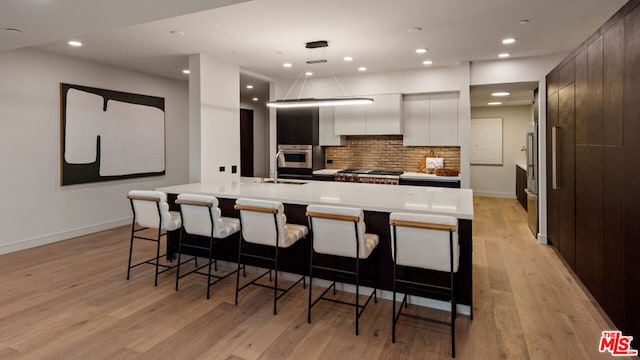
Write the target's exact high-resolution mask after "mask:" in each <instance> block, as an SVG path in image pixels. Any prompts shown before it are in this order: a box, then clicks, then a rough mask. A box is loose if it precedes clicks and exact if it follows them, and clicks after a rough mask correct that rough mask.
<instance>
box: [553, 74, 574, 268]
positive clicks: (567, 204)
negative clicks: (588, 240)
mask: <svg viewBox="0 0 640 360" xmlns="http://www.w3.org/2000/svg"><path fill="white" fill-rule="evenodd" d="M558 104H559V105H558V130H557V131H558V142H557V144H558V145H557V150H556V151H557V168H556V172H557V175H556V176H557V184H556V185H557V192H558V198H557V200H558V202H557V204H556V206H557V207H558V226H559V228H558V230H559V235H560V238H561V239H562V240H561V242H560V245H559V249H560V253H561V254H562V256H563V257H564V259H565V260H566V261H567V263H569V265H570V266H571V267H572V268H573V269H575V267H576V237H575V223H576V222H575V214H576V203H575V137H574V135H575V128H574V125H575V106H574V104H575V86H574V84H573V83H572V84H571V85H568V86H566V87H564V88H562V89H560V91H559V92H558Z"/></svg>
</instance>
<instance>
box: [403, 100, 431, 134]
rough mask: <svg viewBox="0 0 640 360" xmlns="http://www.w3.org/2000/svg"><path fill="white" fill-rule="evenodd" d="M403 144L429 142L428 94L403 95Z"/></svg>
mask: <svg viewBox="0 0 640 360" xmlns="http://www.w3.org/2000/svg"><path fill="white" fill-rule="evenodd" d="M403 115H404V136H403V137H402V143H403V145H404V146H420V145H425V144H428V143H429V95H428V94H418V95H405V96H404V98H403Z"/></svg>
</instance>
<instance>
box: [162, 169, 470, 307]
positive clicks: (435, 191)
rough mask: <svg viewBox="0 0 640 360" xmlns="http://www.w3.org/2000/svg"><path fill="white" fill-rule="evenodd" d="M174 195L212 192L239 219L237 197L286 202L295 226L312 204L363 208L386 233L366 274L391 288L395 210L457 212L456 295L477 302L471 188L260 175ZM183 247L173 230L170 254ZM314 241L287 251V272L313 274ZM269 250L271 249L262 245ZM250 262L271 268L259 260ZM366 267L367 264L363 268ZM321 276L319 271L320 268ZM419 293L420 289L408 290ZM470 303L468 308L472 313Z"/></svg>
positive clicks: (233, 244) (230, 251) (181, 189)
mask: <svg viewBox="0 0 640 360" xmlns="http://www.w3.org/2000/svg"><path fill="white" fill-rule="evenodd" d="M157 190H159V191H163V192H166V193H167V194H168V199H169V204H170V207H171V208H172V209H173V210H177V205H175V203H174V200H175V198H176V196H177V195H178V194H183V193H189V194H202V195H212V196H215V197H217V198H218V200H219V202H220V209H221V211H222V215H223V216H229V217H236V218H237V217H239V214H238V212H237V211H236V210H234V209H233V205H234V203H235V200H236V199H238V198H240V197H248V198H256V199H263V200H277V201H281V202H283V203H284V204H285V214H286V215H287V221H288V222H289V223H294V224H302V225H307V218H306V216H305V209H306V206H307V205H310V204H320V205H335V206H350V207H358V208H362V209H363V210H364V213H365V223H366V226H367V232H371V233H375V234H377V235H378V236H379V237H380V243H379V245H378V248H377V250H376V251H375V252H374V253H373V254H372V255H371V258H370V261H368V262H367V263H368V264H367V263H363V265H364V266H363V267H364V269H363V270H364V275H363V276H364V278H368V279H371V280H375V281H376V283H377V286H378V288H380V289H383V290H391V289H392V286H393V261H392V257H391V232H390V228H389V214H390V213H391V212H395V211H402V212H415V213H429V214H439V215H448V216H453V217H456V218H457V219H458V232H459V242H460V267H459V271H458V273H457V274H456V297H457V300H458V304H461V305H467V306H469V305H471V303H472V281H471V280H472V266H471V265H472V256H471V255H472V249H473V242H472V233H471V230H472V229H471V228H472V221H473V193H472V191H471V190H470V189H450V188H436V187H415V186H388V185H377V184H354V183H341V182H322V181H309V182H301V183H295V184H293V183H278V184H274V183H266V182H264V181H263V179H260V178H239V179H235V180H219V181H215V182H209V183H193V184H185V185H177V186H169V187H162V188H158V189H157ZM176 248H177V232H173V233H170V234H169V236H168V241H167V254H168V256H170V257H171V256H172V254H173V253H175V250H176ZM310 249H311V247H310V246H309V239H307V240H306V241H299V244H296V245H294V246H293V247H292V248H291V249H290V250H289V251H290V253H289V254H286V256H285V255H284V254H283V256H282V262H281V266H280V268H281V269H282V270H283V271H287V272H291V273H297V274H308V272H309V269H308V265H307V264H308V258H309V255H310ZM237 251H238V243H237V239H235V240H229V241H226V242H221V243H220V245H219V246H218V248H216V255H215V256H216V258H218V259H221V260H226V261H232V262H235V261H237ZM262 251H264V252H267V251H269V249H262ZM320 261H321V262H324V263H326V264H331V265H332V266H336V265H337V266H339V267H346V266H349V264H350V263H349V262H348V261H347V260H346V259H342V258H337V257H333V256H328V257H324V258H322V259H320ZM249 264H250V265H256V266H262V267H267V266H268V265H267V264H265V263H260V262H259V261H256V262H253V263H251V262H250V263H249ZM361 269H362V268H361ZM403 272H404V274H405V275H406V276H407V277H408V278H410V279H414V280H418V279H424V278H429V279H431V280H432V281H436V282H439V283H441V284H442V285H446V284H447V282H448V279H449V277H448V275H446V274H444V273H439V272H433V271H425V270H417V269H404V270H403ZM324 275H325V274H318V276H319V277H321V278H327V279H328V278H329V277H328V274H326V276H324ZM314 277H315V272H314ZM406 291H407V292H409V293H411V294H415V295H422V294H420V293H419V292H418V291H415V290H411V289H406ZM468 310H469V307H466V311H464V310H463V311H462V312H465V313H467V312H468Z"/></svg>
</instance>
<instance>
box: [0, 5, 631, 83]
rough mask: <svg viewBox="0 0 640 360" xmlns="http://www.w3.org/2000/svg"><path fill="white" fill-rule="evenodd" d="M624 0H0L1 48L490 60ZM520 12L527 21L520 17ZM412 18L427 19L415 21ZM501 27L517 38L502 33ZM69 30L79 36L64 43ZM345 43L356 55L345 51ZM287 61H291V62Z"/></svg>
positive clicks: (166, 57) (556, 35) (402, 62)
mask: <svg viewBox="0 0 640 360" xmlns="http://www.w3.org/2000/svg"><path fill="white" fill-rule="evenodd" d="M625 2H626V0H606V1H603V0H562V1H558V0H537V1H525V0H483V1H470V0H399V1H388V0H322V1H317V0H314V1H311V0H253V1H244V2H243V1H241V0H240V1H239V0H236V1H233V0H226V1H222V0H218V1H211V0H208V1H207V0H189V1H171V0H136V1H135V2H131V1H125V0H110V1H98V0H93V1H89V0H59V1H54V0H22V1H4V2H2V3H1V5H0V28H6V27H16V28H20V29H21V30H22V33H21V34H13V33H8V32H6V31H0V33H2V34H0V49H11V48H17V47H21V46H27V45H32V46H37V47H38V48H40V49H44V50H47V51H53V52H57V53H62V54H66V55H69V56H74V57H79V58H85V59H89V60H94V61H98V62H103V63H108V64H113V65H117V66H122V67H126V68H131V69H135V70H139V71H142V72H148V73H153V74H157V75H161V76H168V77H173V78H178V79H186V75H183V74H182V72H181V70H182V69H183V68H186V67H187V66H188V55H191V54H198V53H205V54H210V55H213V56H215V57H217V58H218V59H220V60H221V61H225V62H229V63H233V64H237V65H238V66H239V67H240V68H241V70H246V71H248V72H251V73H255V74H260V75H261V76H262V77H263V80H264V79H266V80H268V79H281V78H295V77H297V76H298V75H299V74H300V73H301V71H302V70H303V69H304V63H305V60H307V59H309V57H310V54H309V53H308V51H307V50H306V49H305V48H304V44H305V43H306V42H308V41H313V40H327V41H329V44H330V45H329V47H328V48H327V49H326V53H325V55H326V58H327V59H328V60H329V64H330V66H331V69H332V70H333V71H334V72H335V73H336V74H338V75H339V74H349V73H351V74H355V73H358V71H357V67H358V66H366V67H367V68H368V72H379V71H389V70H398V69H412V68H420V67H424V66H425V65H422V61H423V60H426V59H429V60H432V61H433V65H428V66H432V67H436V66H446V65H451V64H458V63H460V62H464V61H483V60H495V59H497V54H498V53H499V52H503V51H507V52H509V53H511V54H512V58H519V57H527V56H539V55H545V54H554V53H563V52H568V51H570V50H571V49H573V48H575V47H576V46H577V45H579V44H580V42H582V41H583V40H584V39H586V38H587V37H588V36H589V35H590V34H591V33H593V32H594V31H595V30H596V29H598V27H600V26H601V25H602V24H603V23H604V22H605V21H606V20H607V19H608V18H609V17H610V16H611V15H612V14H613V13H615V11H617V10H618V9H619V8H620V7H621V6H622V5H623V4H624V3H625ZM133 4H135V6H134V5H133ZM225 5H228V6H225ZM208 8H211V9H210V10H207V9H208ZM72 9H73V10H72ZM149 9H151V10H150V11H149ZM523 19H527V20H529V23H528V24H525V25H520V24H519V21H520V20H523ZM415 27H420V28H421V29H422V30H421V31H410V30H409V29H412V28H415ZM172 31H174V32H175V31H179V32H182V33H183V34H184V35H174V34H171V32H172ZM505 37H515V38H517V39H518V41H517V42H516V43H515V44H513V45H503V44H501V42H500V40H501V39H503V38H505ZM71 38H74V39H78V40H80V41H82V42H83V44H84V45H83V46H82V47H80V48H71V47H69V46H68V45H67V41H68V40H70V39H71ZM8 39H9V40H8ZM419 47H424V48H428V49H429V51H428V52H427V53H426V54H422V55H418V54H416V53H415V51H414V50H415V49H416V48H419ZM312 55H313V57H322V56H321V55H320V54H319V53H314V54H312ZM346 55H350V56H353V58H354V60H353V62H350V63H348V62H345V61H343V60H342V58H343V57H344V56H346ZM284 62H290V63H292V64H293V67H292V68H290V69H285V68H284V67H283V66H282V64H283V63H284Z"/></svg>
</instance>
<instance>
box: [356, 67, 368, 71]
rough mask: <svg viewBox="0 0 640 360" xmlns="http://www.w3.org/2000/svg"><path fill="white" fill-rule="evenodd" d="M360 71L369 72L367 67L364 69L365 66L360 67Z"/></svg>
mask: <svg viewBox="0 0 640 360" xmlns="http://www.w3.org/2000/svg"><path fill="white" fill-rule="evenodd" d="M358 71H367V68H366V67H364V66H360V67H359V68H358Z"/></svg>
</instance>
